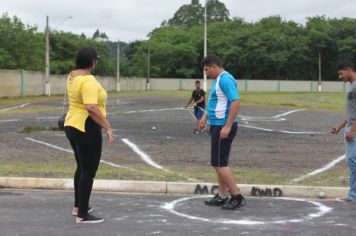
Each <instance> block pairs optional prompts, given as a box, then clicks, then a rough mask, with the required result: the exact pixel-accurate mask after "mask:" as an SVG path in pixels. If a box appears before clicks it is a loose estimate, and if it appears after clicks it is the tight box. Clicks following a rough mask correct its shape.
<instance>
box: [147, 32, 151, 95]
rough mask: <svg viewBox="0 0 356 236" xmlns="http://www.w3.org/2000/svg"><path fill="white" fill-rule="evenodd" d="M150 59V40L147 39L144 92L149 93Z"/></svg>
mask: <svg viewBox="0 0 356 236" xmlns="http://www.w3.org/2000/svg"><path fill="white" fill-rule="evenodd" d="M150 57H151V46H150V40H149V39H148V49H147V79H146V91H150Z"/></svg>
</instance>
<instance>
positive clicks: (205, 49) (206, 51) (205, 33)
mask: <svg viewBox="0 0 356 236" xmlns="http://www.w3.org/2000/svg"><path fill="white" fill-rule="evenodd" d="M207 3H208V0H205V9H204V58H205V57H206V56H207V54H208V49H207V45H208V39H207V35H208V32H207V31H208V30H207V21H208V20H207V18H208V17H207V9H206V8H207ZM203 73H204V78H203V89H204V91H207V88H208V82H207V77H206V73H205V70H203Z"/></svg>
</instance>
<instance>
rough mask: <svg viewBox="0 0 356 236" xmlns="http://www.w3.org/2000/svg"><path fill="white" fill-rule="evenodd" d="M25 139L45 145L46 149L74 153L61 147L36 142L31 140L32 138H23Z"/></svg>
mask: <svg viewBox="0 0 356 236" xmlns="http://www.w3.org/2000/svg"><path fill="white" fill-rule="evenodd" d="M25 139H27V140H30V141H32V142H34V143H38V144H42V145H45V146H47V147H51V148H54V149H57V150H60V151H63V152H68V153H74V152H73V151H72V150H69V149H65V148H61V147H58V146H56V145H53V144H50V143H46V142H42V141H40V140H36V139H33V138H25Z"/></svg>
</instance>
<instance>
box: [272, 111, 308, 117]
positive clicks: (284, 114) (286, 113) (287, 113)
mask: <svg viewBox="0 0 356 236" xmlns="http://www.w3.org/2000/svg"><path fill="white" fill-rule="evenodd" d="M305 110H306V109H296V110H292V111H288V112H285V113H282V114H280V115H276V116H273V117H274V118H279V117H282V116H286V115H289V114H292V113H294V112H298V111H305Z"/></svg>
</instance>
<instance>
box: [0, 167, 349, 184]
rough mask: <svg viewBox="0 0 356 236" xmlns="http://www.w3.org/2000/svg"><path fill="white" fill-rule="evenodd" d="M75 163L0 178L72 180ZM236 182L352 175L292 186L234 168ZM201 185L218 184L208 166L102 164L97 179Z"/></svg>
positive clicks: (1, 172)
mask: <svg viewBox="0 0 356 236" xmlns="http://www.w3.org/2000/svg"><path fill="white" fill-rule="evenodd" d="M74 171H75V164H74V163H73V164H72V165H68V163H67V164H64V163H32V164H28V163H11V164H2V165H1V168H0V176H8V177H19V176H20V177H36V178H73V174H74ZM233 175H234V177H235V180H236V182H237V183H243V184H269V185H311V186H329V187H347V186H348V183H349V179H348V178H349V174H348V172H347V170H346V169H345V170H339V169H336V170H335V169H333V170H330V171H327V172H324V173H322V174H320V175H317V176H313V177H310V178H307V179H305V180H303V181H300V182H298V183H291V180H292V177H291V176H285V175H282V174H278V173H271V172H270V171H263V170H259V169H253V168H248V169H241V168H238V169H233ZM192 178H194V179H195V180H196V181H198V182H210V183H216V175H215V171H214V170H213V169H212V168H211V167H208V166H204V167H201V168H199V167H187V168H179V169H177V170H174V171H172V172H165V171H162V170H158V169H156V168H153V167H147V166H145V165H142V166H132V167H128V168H117V167H111V166H108V165H105V164H101V165H100V167H99V169H98V172H97V175H96V179H113V180H139V181H166V182H195V181H192V180H191V179H192Z"/></svg>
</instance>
